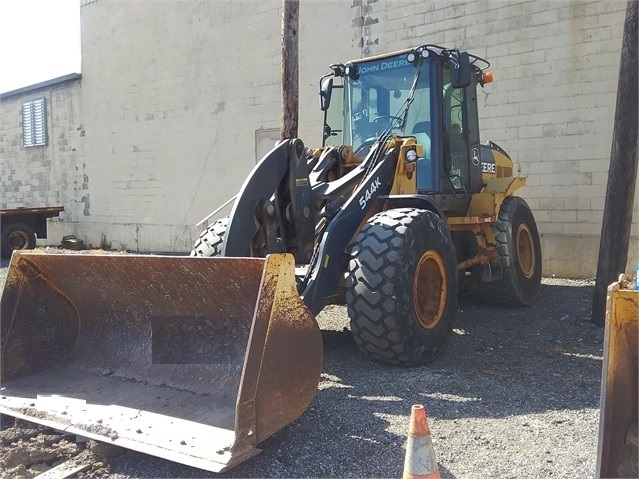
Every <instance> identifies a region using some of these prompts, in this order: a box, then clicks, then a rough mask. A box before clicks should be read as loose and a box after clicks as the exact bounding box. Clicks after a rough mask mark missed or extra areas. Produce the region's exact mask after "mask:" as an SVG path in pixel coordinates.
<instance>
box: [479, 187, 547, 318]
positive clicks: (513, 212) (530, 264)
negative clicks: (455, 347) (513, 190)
mask: <svg viewBox="0 0 639 479" xmlns="http://www.w3.org/2000/svg"><path fill="white" fill-rule="evenodd" d="M493 232H494V233H495V239H496V241H497V251H498V253H499V263H500V265H499V266H500V267H501V270H502V277H501V279H499V280H497V281H493V282H489V283H485V282H483V281H481V280H480V281H478V284H479V291H480V294H481V296H482V298H483V299H484V300H485V301H486V302H488V303H490V304H495V305H500V306H515V307H517V306H529V305H531V304H533V303H534V302H535V301H536V300H537V296H538V294H539V287H540V285H541V244H540V242H539V233H538V232H537V225H536V223H535V218H534V217H533V214H532V212H531V211H530V207H529V206H528V204H527V203H526V202H525V201H524V200H523V199H522V198H519V197H517V196H510V197H508V198H506V199H505V200H504V202H503V203H502V205H501V208H500V210H499V219H498V221H497V222H496V223H495V224H494V225H493Z"/></svg>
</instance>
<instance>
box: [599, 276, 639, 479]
mask: <svg viewBox="0 0 639 479" xmlns="http://www.w3.org/2000/svg"><path fill="white" fill-rule="evenodd" d="M627 283H628V281H625V279H624V278H620V281H619V282H617V283H613V284H611V285H610V286H608V297H607V303H606V330H605V338H604V351H603V368H602V378H601V405H600V406H601V407H600V418H599V446H598V449H597V469H596V473H595V477H596V478H600V477H635V478H636V477H639V468H638V462H637V446H638V444H637V420H638V416H637V411H638V408H639V386H638V378H639V351H638V343H639V291H633V290H630V289H626V288H628V286H629V285H628V284H627Z"/></svg>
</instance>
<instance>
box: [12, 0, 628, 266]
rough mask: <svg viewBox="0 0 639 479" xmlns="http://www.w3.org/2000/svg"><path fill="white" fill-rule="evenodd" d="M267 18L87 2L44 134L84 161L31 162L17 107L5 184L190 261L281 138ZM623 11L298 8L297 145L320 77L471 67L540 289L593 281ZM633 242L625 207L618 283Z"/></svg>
mask: <svg viewBox="0 0 639 479" xmlns="http://www.w3.org/2000/svg"><path fill="white" fill-rule="evenodd" d="M280 8H281V1H280V0H265V1H258V0H243V1H239V2H235V1H226V2H222V1H203V2H193V1H156V2H148V1H142V0H123V1H118V0H113V1H109V2H103V1H95V0H84V1H83V5H82V7H81V18H82V52H83V65H82V74H83V78H82V81H81V85H78V86H77V87H74V88H75V89H74V90H73V91H71V92H69V93H67V95H68V96H69V97H70V98H71V103H70V104H69V103H68V101H67V103H64V102H63V101H62V99H61V100H60V101H61V102H62V103H61V104H60V105H55V104H52V115H54V117H53V118H52V124H53V128H62V129H65V131H66V133H65V134H66V135H67V138H65V139H66V140H67V141H71V138H69V137H71V131H72V130H73V131H77V132H79V131H80V129H77V128H79V127H80V126H81V131H83V132H84V135H85V136H84V137H82V140H80V139H79V138H75V137H73V138H72V141H74V142H76V143H79V142H80V141H81V142H82V143H81V146H78V145H76V146H77V148H79V149H76V151H75V152H74V154H73V155H71V154H70V153H69V152H65V156H64V157H63V156H61V153H60V151H59V150H57V151H54V150H53V149H49V151H43V152H41V156H42V157H41V158H40V160H39V162H34V161H33V158H31V157H29V158H27V156H26V153H25V152H20V151H19V150H20V148H21V146H20V145H21V143H20V142H18V144H16V141H17V140H16V138H17V136H16V135H18V136H19V131H18V130H17V128H19V126H16V122H17V121H18V120H19V118H18V116H19V113H18V111H19V109H18V108H17V106H16V105H17V103H16V105H14V104H12V103H10V102H2V103H0V118H1V119H2V125H1V128H0V149H1V148H4V153H3V158H2V163H1V164H2V168H3V172H4V171H6V170H5V169H6V168H7V167H6V166H5V165H6V164H7V161H6V159H5V158H6V157H7V155H8V156H9V157H10V158H14V157H16V155H17V156H18V157H20V158H21V160H20V161H23V162H24V169H22V170H21V173H20V175H22V176H16V174H15V173H14V176H13V177H12V180H11V181H14V182H15V181H19V182H20V183H21V184H22V183H24V184H25V185H26V184H29V188H31V186H32V185H35V184H36V183H35V180H34V179H33V178H35V177H36V176H34V175H39V174H40V175H41V173H42V172H41V169H42V168H43V167H44V168H45V169H46V168H50V169H51V171H53V172H54V174H52V175H51V176H50V177H49V179H48V180H47V181H49V184H48V185H47V186H46V188H45V189H46V190H47V191H51V190H53V191H57V192H58V193H56V194H57V195H58V196H57V198H59V199H60V201H62V202H63V203H64V204H65V206H66V207H67V209H68V210H69V214H68V215H67V216H65V217H64V219H63V221H61V222H59V223H56V226H55V227H56V228H58V229H59V233H60V234H70V233H73V234H76V235H78V236H79V237H81V238H82V239H84V240H85V242H87V243H89V244H94V245H98V244H99V243H100V241H101V240H102V239H103V238H104V239H105V240H106V242H107V243H111V245H112V246H113V247H114V248H127V249H130V250H133V251H174V252H188V251H189V250H190V248H191V246H192V244H193V242H194V241H195V239H196V237H197V235H198V234H199V229H196V228H194V227H193V225H194V224H195V223H196V222H197V221H199V220H200V219H202V218H203V217H205V216H206V215H207V214H208V213H209V212H211V211H212V210H214V209H215V208H216V207H217V206H219V205H221V204H222V203H223V202H224V201H226V200H227V199H228V198H230V197H231V196H233V195H234V194H235V193H236V192H237V191H238V189H239V187H240V185H241V184H242V182H243V180H244V179H245V177H246V175H247V174H248V172H249V171H250V169H251V167H252V166H253V165H254V164H255V162H256V156H257V155H259V154H260V153H261V152H263V151H265V150H267V149H268V146H269V142H272V141H273V140H274V139H275V138H277V136H278V135H277V129H278V127H279V117H280V91H279V88H280V87H279V75H280V33H281V32H280V29H281V18H280ZM624 10H625V2H621V1H616V2H601V1H599V0H579V1H578V0H575V1H571V2H557V1H552V0H535V1H529V0H521V1H520V0H512V1H510V2H502V1H497V0H472V1H458V0H446V1H443V0H435V1H433V0H431V1H424V0H402V1H399V0H353V1H352V2H344V1H342V0H328V1H319V0H317V1H313V0H311V1H304V2H301V5H300V80H299V85H300V127H299V135H300V137H301V138H302V139H303V140H304V142H305V144H306V145H308V146H318V145H320V144H321V123H322V115H321V112H320V111H319V108H318V95H317V90H318V83H317V82H318V79H319V77H320V76H321V75H322V74H324V73H326V72H327V71H329V69H328V65H329V64H330V63H335V62H343V61H346V60H348V59H352V58H358V57H360V56H365V55H372V54H378V53H384V52H388V51H393V50H398V49H402V48H406V47H409V46H412V45H417V44H421V43H437V44H443V45H446V46H454V47H458V48H461V49H468V50H469V51H471V52H472V53H475V54H477V55H479V56H484V57H485V58H487V59H488V60H490V61H491V63H492V70H493V71H494V73H495V82H494V83H492V84H489V85H487V86H486V87H485V89H484V91H483V92H482V93H480V96H479V98H480V116H481V125H482V137H483V139H492V140H493V141H495V142H497V143H498V144H500V145H501V146H502V147H503V148H504V149H506V150H507V151H508V152H509V153H510V155H511V156H512V157H513V159H514V161H515V163H516V167H517V168H518V170H519V171H520V172H521V173H522V174H524V175H526V176H527V177H528V185H527V186H526V187H525V188H524V189H523V190H520V194H521V196H523V197H524V198H525V199H526V201H528V203H529V204H530V206H531V207H532V209H533V212H534V214H535V216H536V218H537V221H538V225H539V230H540V233H541V236H542V246H543V260H544V273H545V274H547V275H549V274H556V275H560V276H569V277H589V276H593V275H594V273H595V269H596V257H597V252H598V245H599V234H600V228H601V219H602V212H603V206H604V205H603V202H604V196H605V187H606V180H607V170H608V164H609V155H610V144H611V138H612V127H613V118H614V108H615V99H616V88H617V74H618V68H619V52H620V46H621V33H622V28H623V20H624ZM69 105H71V106H69ZM63 110H64V111H66V112H72V113H73V115H72V117H73V118H72V120H71V119H69V118H68V115H67V116H64V115H62V114H61V113H60V112H61V111H63ZM55 115H58V116H55ZM56 122H61V125H55V124H54V123H56ZM9 125H10V126H9ZM74 128H75V129H77V130H74ZM55 135H58V136H59V133H54V136H55ZM0 152H2V150H0ZM20 155H22V156H20ZM63 161H64V165H62V162H63ZM43 165H49V166H43ZM27 170H28V171H30V173H29V174H26V173H25V171H27ZM25 175H26V176H25ZM65 175H66V176H65ZM2 177H3V179H2V181H4V182H6V181H7V180H6V179H5V175H4V174H3V175H2ZM2 184H3V185H4V184H5V183H2ZM25 187H26V186H23V187H22V188H23V190H24V188H25ZM18 188H20V186H19V187H18ZM37 188H40V186H37ZM37 188H36V189H37ZM47 194H50V193H47ZM638 195H639V190H638ZM636 203H639V201H638V202H636ZM227 212H228V209H227V210H226V211H223V212H222V213H221V214H226V213H227ZM638 225H639V212H638V211H637V207H635V212H634V222H633V227H632V240H631V248H630V260H629V264H630V265H631V266H632V264H636V262H637V261H638V260H639V240H638V237H639V228H638ZM629 268H630V266H629Z"/></svg>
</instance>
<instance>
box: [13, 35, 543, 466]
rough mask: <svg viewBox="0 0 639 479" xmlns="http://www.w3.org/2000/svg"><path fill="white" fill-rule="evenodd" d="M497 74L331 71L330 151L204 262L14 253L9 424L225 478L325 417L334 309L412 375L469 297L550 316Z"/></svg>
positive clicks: (242, 217)
mask: <svg viewBox="0 0 639 479" xmlns="http://www.w3.org/2000/svg"><path fill="white" fill-rule="evenodd" d="M488 67H489V64H488V62H487V61H485V60H483V59H481V58H479V57H476V56H473V55H469V54H468V53H467V52H461V51H458V50H455V49H447V48H444V47H440V46H437V45H421V46H419V47H416V48H411V49H407V50H403V51H400V52H395V53H391V54H387V55H382V56H379V57H372V58H365V59H360V60H355V61H351V62H348V63H345V64H334V65H331V72H330V73H329V74H327V75H325V76H324V77H322V78H321V79H320V106H321V110H322V111H323V112H324V129H323V137H324V141H323V146H321V147H319V148H314V149H311V148H307V147H305V146H304V144H303V143H302V141H301V140H299V139H289V140H285V141H281V142H279V143H278V144H276V145H275V147H274V148H273V149H272V150H271V151H270V152H269V153H268V154H266V156H264V158H262V159H261V161H260V162H259V163H258V164H257V165H256V166H255V168H254V169H253V170H252V172H251V173H250V174H249V176H248V177H247V179H246V180H245V182H244V184H243V185H242V187H241V189H240V191H239V193H238V195H237V198H236V200H235V202H234V204H233V207H232V210H231V214H230V216H229V217H228V218H225V219H222V220H219V221H217V222H215V223H213V224H212V225H211V226H210V227H208V228H207V229H206V230H205V231H204V232H203V233H202V235H201V236H200V238H199V239H198V241H197V243H196V244H195V246H194V248H193V252H192V253H191V257H161V256H141V255H60V254H42V253H14V255H13V258H12V261H11V266H10V270H9V273H8V277H7V282H6V286H5V290H4V292H3V296H2V304H1V306H2V308H1V315H2V316H1V321H0V345H1V356H0V387H1V388H2V395H1V396H0V413H2V414H9V415H13V416H16V417H20V418H24V419H27V420H30V421H34V422H38V423H42V424H46V425H49V426H51V427H54V428H56V429H64V430H67V431H70V432H73V433H76V434H80V435H82V436H85V437H89V438H93V439H98V440H103V441H109V442H113V443H115V444H117V445H120V446H123V447H127V448H130V449H134V450H138V451H142V452H146V453H149V454H154V455H157V456H161V457H164V458H167V459H170V460H173V461H177V462H181V463H184V464H189V465H192V466H196V467H200V468H203V469H208V470H211V471H223V470H225V469H228V468H230V467H232V466H234V465H236V464H237V463H239V462H241V461H243V460H245V459H247V458H248V457H250V456H251V455H253V454H255V453H257V452H258V449H257V445H258V444H259V443H260V442H261V441H262V440H264V439H265V438H266V437H268V436H269V435H271V434H273V433H274V432H275V431H277V430H278V429H280V428H282V427H284V426H285V425H287V424H289V423H291V422H292V421H293V420H295V418H297V417H298V416H299V415H301V414H302V413H303V412H304V410H305V409H306V408H307V407H308V405H309V404H310V402H311V400H312V398H313V396H314V393H315V391H316V388H317V385H318V382H319V377H320V372H321V369H322V355H323V353H322V342H321V335H320V331H319V328H318V326H317V323H316V321H315V317H314V316H315V315H316V314H318V313H319V312H320V311H321V310H322V308H323V307H324V306H325V305H326V304H328V303H329V302H346V304H347V308H348V315H349V317H350V324H351V330H352V333H353V336H354V338H355V340H356V342H357V344H358V345H359V347H360V348H361V349H362V351H364V352H365V353H366V354H368V355H369V356H370V357H371V358H372V359H374V360H376V361H379V362H382V363H386V364H392V365H401V366H417V365H423V364H426V363H428V362H429V361H432V360H433V359H434V358H435V357H436V356H437V355H438V354H439V353H440V351H441V350H442V347H443V346H444V343H445V342H446V338H447V336H448V333H449V331H450V329H451V327H452V320H453V316H454V314H455V310H456V309H457V296H458V289H459V288H468V287H474V288H477V289H478V290H479V291H480V293H481V295H482V296H483V297H484V298H485V299H486V300H487V301H490V302H493V303H497V304H503V305H511V306H521V305H528V304H531V303H533V302H534V301H535V300H536V298H537V294H538V291H539V285H540V279H541V252H540V243H539V236H538V233H537V227H536V225H535V221H534V218H533V215H532V213H531V211H530V209H529V208H528V206H527V204H526V203H525V201H524V200H523V199H521V198H518V197H516V196H513V193H514V192H515V191H516V190H517V189H518V188H520V187H521V186H523V185H524V184H525V180H524V178H522V177H517V176H513V162H512V161H511V159H510V158H509V156H508V155H507V154H506V152H504V151H503V150H502V149H501V148H500V147H499V146H497V145H496V144H495V143H492V142H490V141H488V142H486V143H481V142H480V138H479V125H478V117H477V85H480V86H483V85H484V84H485V83H486V82H488V81H490V80H491V79H492V74H491V73H490V72H488V71H487V68H488Z"/></svg>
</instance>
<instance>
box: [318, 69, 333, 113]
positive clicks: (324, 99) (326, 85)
mask: <svg viewBox="0 0 639 479" xmlns="http://www.w3.org/2000/svg"><path fill="white" fill-rule="evenodd" d="M332 91H333V77H328V78H323V79H322V80H321V81H320V92H319V94H320V110H322V111H326V110H328V106H329V105H330V104H331V92H332Z"/></svg>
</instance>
